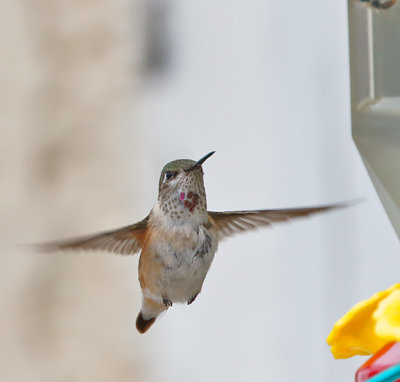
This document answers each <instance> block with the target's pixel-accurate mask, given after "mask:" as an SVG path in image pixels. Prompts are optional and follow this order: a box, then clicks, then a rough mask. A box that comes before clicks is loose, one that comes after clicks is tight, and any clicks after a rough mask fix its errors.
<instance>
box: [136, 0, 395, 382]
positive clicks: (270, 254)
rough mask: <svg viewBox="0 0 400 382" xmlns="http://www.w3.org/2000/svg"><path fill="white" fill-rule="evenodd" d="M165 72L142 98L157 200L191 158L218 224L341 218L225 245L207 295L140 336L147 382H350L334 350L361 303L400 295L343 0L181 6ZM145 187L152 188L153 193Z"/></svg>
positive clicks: (352, 364)
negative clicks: (237, 218)
mask: <svg viewBox="0 0 400 382" xmlns="http://www.w3.org/2000/svg"><path fill="white" fill-rule="evenodd" d="M169 12H170V14H169V17H170V22H171V25H172V28H171V29H172V36H171V41H172V46H173V54H172V60H171V68H170V71H169V73H168V74H167V75H166V76H165V77H164V79H163V80H162V81H159V82H154V83H152V84H151V86H150V87H148V88H147V89H145V92H144V95H143V99H142V102H141V104H140V106H139V117H138V120H139V123H140V124H142V125H143V126H146V130H145V131H144V133H143V134H144V136H143V143H144V145H145V146H146V147H148V148H149V150H148V152H147V153H145V163H146V162H147V163H149V166H150V169H149V170H150V171H151V176H150V177H149V179H146V180H147V181H148V182H149V184H151V187H152V188H151V189H152V191H153V194H152V198H153V199H155V198H156V196H157V192H156V184H157V179H158V174H159V171H160V169H161V167H162V165H163V164H164V163H165V162H167V161H170V160H173V159H177V158H191V159H198V158H200V157H201V156H202V155H204V154H206V153H207V152H209V151H211V150H217V153H216V155H214V156H213V157H212V158H211V159H210V160H209V161H207V162H206V164H205V165H204V170H205V183H206V190H207V195H208V207H209V209H210V210H234V209H252V208H279V207H291V206H309V205H318V204H323V203H330V202H337V201H344V200H350V199H355V198H359V197H364V198H365V202H364V203H361V204H358V205H355V206H354V207H351V208H348V209H346V210H341V211H337V212H333V213H331V214H327V215H324V216H318V217H315V218H313V219H310V220H305V221H301V222H297V223H294V224H291V225H282V226H280V227H277V228H275V229H273V230H262V231H258V232H255V233H250V234H247V235H242V236H238V237H235V238H232V239H230V240H229V241H227V242H223V243H222V244H221V245H220V248H219V251H218V253H217V255H216V258H215V261H214V263H213V265H212V267H211V270H210V272H209V275H208V277H207V279H206V282H205V285H204V288H203V291H202V293H201V295H200V296H199V297H198V299H197V300H196V302H195V303H194V304H193V305H191V306H190V307H186V306H174V307H173V308H172V309H170V310H169V311H168V312H167V314H166V315H165V316H164V317H163V318H161V319H160V320H159V321H158V322H157V323H156V325H154V327H153V328H152V329H151V331H150V332H149V334H147V335H146V336H147V337H148V338H149V340H153V339H154V341H155V343H156V344H158V346H156V348H155V349H154V354H153V360H152V361H151V362H154V363H155V364H156V365H157V366H156V367H154V368H153V369H152V371H153V374H154V375H153V379H154V380H164V381H174V382H176V381H187V380H191V381H205V380H207V381H221V380H229V381H243V380H249V379H250V378H251V380H255V381H262V380H279V381H291V380H294V379H297V380H307V381H321V380H322V381H344V380H352V379H353V375H354V373H355V370H356V368H357V367H358V366H359V365H361V363H362V362H364V361H365V358H360V359H353V360H347V361H335V360H334V359H333V357H332V356H331V354H330V352H329V348H328V346H327V345H326V343H325V339H326V337H327V335H328V333H329V331H330V330H331V327H332V325H333V323H334V322H335V321H336V320H337V319H338V318H339V317H340V316H341V315H342V314H343V313H345V311H346V310H347V309H348V308H350V307H351V306H352V305H353V304H355V303H356V302H358V301H359V300H361V299H364V298H367V297H369V296H370V295H371V294H372V293H374V292H375V291H377V290H380V289H384V288H386V287H388V286H390V285H391V284H393V283H395V282H398V267H399V265H400V258H399V256H398V252H399V243H398V239H397V237H396V236H395V233H394V231H393V229H392V227H391V225H390V223H389V221H388V219H387V217H386V215H385V213H384V211H383V208H382V206H381V204H380V202H379V200H378V198H377V196H376V193H375V191H374V189H373V187H372V185H371V182H370V180H369V178H368V175H367V173H366V171H365V169H364V167H363V165H362V162H361V160H360V158H359V155H358V152H357V151H356V149H355V146H354V144H353V142H352V139H351V134H350V96H349V70H348V68H349V63H348V35H347V10H346V2H345V1H340V2H337V1H331V2H315V1H312V0H307V1H302V2H299V1H295V0H288V1H285V2H283V1H267V2H265V1H261V0H249V1H246V2H242V1H232V0H230V1H220V2H214V1H211V0H204V1H201V2H196V1H192V0H176V1H174V2H171V4H170V11H169ZM151 178H152V179H151Z"/></svg>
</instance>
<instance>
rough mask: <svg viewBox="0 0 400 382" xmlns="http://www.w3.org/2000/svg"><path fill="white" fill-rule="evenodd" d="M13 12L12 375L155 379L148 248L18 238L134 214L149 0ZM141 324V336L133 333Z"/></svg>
mask: <svg viewBox="0 0 400 382" xmlns="http://www.w3.org/2000/svg"><path fill="white" fill-rule="evenodd" d="M1 8H2V10H1V12H0V62H1V66H0V84H1V86H0V129H1V130H0V131H1V140H0V179H1V188H0V242H1V243H2V244H1V246H0V249H1V252H0V310H1V314H0V338H1V341H0V380H1V381H18V382H19V381H29V382H32V381H41V382H43V381H52V382H53V381H85V382H87V381H97V382H99V381H133V380H138V379H140V380H144V379H145V375H144V374H143V370H142V367H141V363H142V361H143V359H142V358H143V354H145V349H143V348H142V349H140V351H139V348H138V345H135V343H136V344H137V342H135V341H134V340H133V339H132V336H137V334H136V329H135V328H134V319H135V316H136V313H137V310H138V308H139V306H140V295H139V290H138V288H137V287H136V283H137V282H136V279H137V272H136V266H137V259H136V258H118V257H111V256H107V255H101V254H88V255H68V256H67V255H63V254H56V255H40V254H33V253H31V252H28V251H27V250H21V249H19V250H16V249H15V248H14V247H13V245H12V244H13V243H21V242H34V241H40V240H49V239H55V238H60V237H65V236H71V235H72V236H73V235H79V234H85V233H89V232H91V231H96V230H102V229H103V230H104V229H109V228H113V227H116V226H118V225H122V224H124V223H127V224H128V223H131V222H132V221H133V219H135V218H137V219H139V218H141V217H142V216H140V212H141V210H140V209H139V211H138V210H136V209H135V200H138V199H140V197H141V195H142V189H141V186H140V184H136V183H135V181H134V179H133V177H132V174H134V173H140V168H141V166H140V161H139V160H138V158H139V157H140V152H141V149H140V144H139V139H138V136H137V133H136V130H135V128H134V127H132V120H131V115H130V114H131V109H132V102H133V101H134V97H135V86H136V83H135V80H136V79H137V72H138V61H139V56H140V51H141V38H140V33H139V29H140V28H139V27H140V17H139V15H140V14H141V10H140V4H139V3H138V2H136V1H128V0H100V1H99V0H72V1H65V0H36V1H29V2H26V1H21V0H5V1H3V2H2V6H1ZM130 336H131V337H130Z"/></svg>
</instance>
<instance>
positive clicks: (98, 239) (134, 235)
mask: <svg viewBox="0 0 400 382" xmlns="http://www.w3.org/2000/svg"><path fill="white" fill-rule="evenodd" d="M147 221H148V217H146V218H145V219H143V220H142V221H140V222H138V223H136V224H132V225H129V226H126V227H123V228H119V229H116V230H113V231H108V232H104V233H100V234H97V235H92V236H87V237H83V238H79V239H72V240H66V241H59V242H53V243H47V244H42V245H39V249H40V250H42V251H45V252H49V251H52V250H57V249H58V250H60V249H61V250H63V249H89V250H101V251H107V252H113V253H118V254H121V255H133V254H135V253H137V252H139V251H140V249H141V246H142V241H143V236H144V233H145V231H146V228H147Z"/></svg>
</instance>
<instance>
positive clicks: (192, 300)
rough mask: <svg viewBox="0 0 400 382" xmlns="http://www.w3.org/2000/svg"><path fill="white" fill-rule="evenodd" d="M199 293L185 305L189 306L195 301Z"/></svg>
mask: <svg viewBox="0 0 400 382" xmlns="http://www.w3.org/2000/svg"><path fill="white" fill-rule="evenodd" d="M199 293H200V292H197V293H196V294H195V295H194V296H193V297H192V298H191V299H190V300H188V302H187V304H188V305H190V304H191V303H192V302H194V300H196V297H197V296H198V295H199Z"/></svg>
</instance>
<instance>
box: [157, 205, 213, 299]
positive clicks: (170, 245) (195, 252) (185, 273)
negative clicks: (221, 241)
mask: <svg viewBox="0 0 400 382" xmlns="http://www.w3.org/2000/svg"><path fill="white" fill-rule="evenodd" d="M155 209H156V207H155ZM157 212H159V211H155V210H154V209H153V214H154V213H156V214H157ZM162 215H163V214H162ZM157 220H158V221H157V223H158V224H157V228H156V230H157V231H158V233H159V235H158V240H156V241H153V242H152V248H151V250H152V252H153V251H154V252H153V253H156V254H157V256H156V261H157V262H160V263H161V264H162V272H161V277H160V279H159V293H160V295H163V297H164V298H167V299H169V300H170V301H171V302H186V301H189V300H190V299H191V298H192V297H193V296H195V295H196V294H197V293H199V292H200V290H201V287H202V285H203V282H204V279H205V277H206V275H207V272H208V270H209V268H210V265H211V263H212V260H213V258H214V254H215V252H216V250H217V244H218V242H217V239H216V237H214V236H213V235H212V233H211V232H209V231H208V230H207V229H206V228H205V226H204V225H203V224H202V222H201V221H198V220H200V217H196V220H197V221H188V222H187V224H181V225H175V224H171V223H172V222H170V221H168V218H165V217H161V216H158V219H157ZM201 220H203V219H201ZM199 223H200V224H199Z"/></svg>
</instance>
